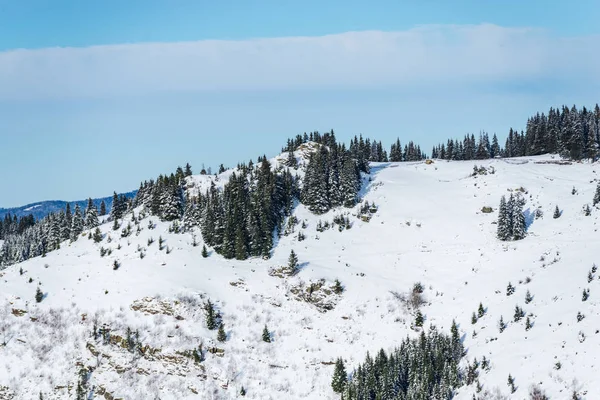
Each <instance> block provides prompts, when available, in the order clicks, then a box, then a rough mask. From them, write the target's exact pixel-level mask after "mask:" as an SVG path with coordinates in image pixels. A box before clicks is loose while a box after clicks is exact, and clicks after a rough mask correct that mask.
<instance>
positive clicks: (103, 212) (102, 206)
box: [100, 200, 106, 217]
mask: <svg viewBox="0 0 600 400" xmlns="http://www.w3.org/2000/svg"><path fill="white" fill-rule="evenodd" d="M105 215H106V203H105V202H104V200H102V202H100V216H101V217H104V216H105Z"/></svg>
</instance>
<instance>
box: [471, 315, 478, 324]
mask: <svg viewBox="0 0 600 400" xmlns="http://www.w3.org/2000/svg"><path fill="white" fill-rule="evenodd" d="M476 323H477V314H475V313H474V312H473V314H472V315H471V324H473V325H475V324H476Z"/></svg>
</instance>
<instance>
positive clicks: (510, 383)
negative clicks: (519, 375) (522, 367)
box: [508, 374, 517, 393]
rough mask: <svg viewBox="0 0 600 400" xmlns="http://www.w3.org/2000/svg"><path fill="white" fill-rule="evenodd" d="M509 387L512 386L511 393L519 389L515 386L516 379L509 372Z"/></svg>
mask: <svg viewBox="0 0 600 400" xmlns="http://www.w3.org/2000/svg"><path fill="white" fill-rule="evenodd" d="M508 387H509V388H510V392H511V393H514V392H516V391H517V388H516V387H515V379H514V378H513V377H512V375H510V374H508Z"/></svg>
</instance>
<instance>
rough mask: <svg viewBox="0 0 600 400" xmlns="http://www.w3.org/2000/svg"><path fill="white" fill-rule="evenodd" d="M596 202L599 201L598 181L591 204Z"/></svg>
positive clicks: (599, 187)
mask: <svg viewBox="0 0 600 400" xmlns="http://www.w3.org/2000/svg"><path fill="white" fill-rule="evenodd" d="M598 203H600V182H599V183H598V185H597V186H596V193H594V200H593V202H592V205H594V206H595V205H596V204H598Z"/></svg>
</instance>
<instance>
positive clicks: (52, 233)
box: [0, 199, 106, 266]
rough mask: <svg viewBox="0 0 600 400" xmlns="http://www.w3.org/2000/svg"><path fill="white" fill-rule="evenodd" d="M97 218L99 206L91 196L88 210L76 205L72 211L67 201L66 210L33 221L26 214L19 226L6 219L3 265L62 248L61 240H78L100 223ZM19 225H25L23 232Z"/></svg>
mask: <svg viewBox="0 0 600 400" xmlns="http://www.w3.org/2000/svg"><path fill="white" fill-rule="evenodd" d="M101 208H102V207H101ZM105 208H106V206H104V209H105ZM104 211H105V210H104ZM98 217H99V215H98V209H97V208H96V206H95V205H94V202H93V201H92V199H89V200H88V205H87V207H86V209H85V210H81V208H80V207H79V205H75V210H74V211H71V206H70V204H67V206H66V208H65V210H64V211H61V212H59V213H52V214H49V215H48V216H46V217H45V218H43V219H41V220H39V221H34V223H33V224H32V223H31V218H29V217H23V218H22V219H21V220H24V222H23V223H22V224H21V223H20V222H19V223H18V224H16V225H15V223H16V222H15V219H14V218H12V220H11V221H12V222H10V223H8V219H5V221H4V222H3V223H2V228H3V236H2V239H3V240H4V242H3V244H2V247H1V248H0V266H6V265H11V264H16V263H19V262H22V261H25V260H27V259H29V258H31V257H37V256H40V255H41V256H44V255H45V254H46V253H47V252H49V251H52V250H56V249H58V248H60V243H61V242H63V241H65V240H71V241H75V240H77V238H78V237H79V236H80V235H81V233H82V232H83V231H84V230H86V229H93V228H95V227H97V226H98V225H99V219H98ZM24 226H26V227H24ZM20 227H24V228H23V229H22V230H21V231H20V230H19V228H20Z"/></svg>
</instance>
